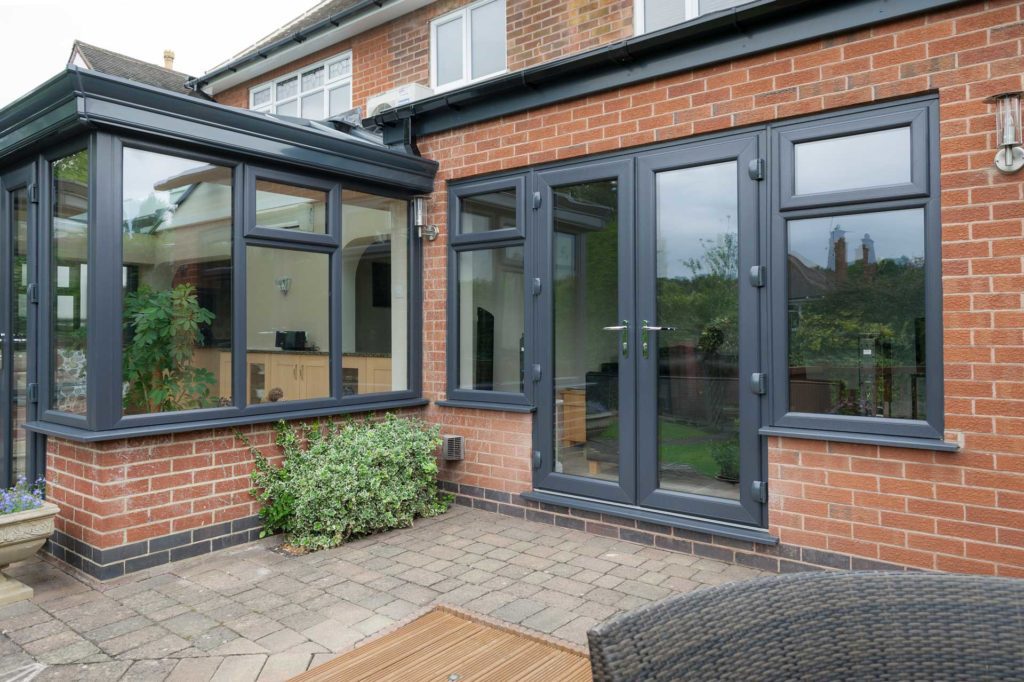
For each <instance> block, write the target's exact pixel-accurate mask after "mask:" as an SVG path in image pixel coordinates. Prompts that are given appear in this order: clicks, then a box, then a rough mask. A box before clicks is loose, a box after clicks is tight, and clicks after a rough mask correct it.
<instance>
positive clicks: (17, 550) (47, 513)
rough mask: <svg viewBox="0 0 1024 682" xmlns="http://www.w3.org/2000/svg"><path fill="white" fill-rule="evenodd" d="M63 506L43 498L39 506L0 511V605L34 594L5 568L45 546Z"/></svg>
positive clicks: (27, 597)
mask: <svg viewBox="0 0 1024 682" xmlns="http://www.w3.org/2000/svg"><path fill="white" fill-rule="evenodd" d="M59 511H60V507H58V506H57V505H55V504H53V503H52V502H43V506H42V507H39V508H38V509H29V510H28V511H23V512H16V513H14V514H0V606H2V605H4V604H10V603H11V602H16V601H21V600H22V599H31V598H32V588H31V587H29V586H28V585H25V584H23V583H20V582H18V581H17V580H14V579H12V578H8V577H7V576H5V575H4V574H3V572H2V571H3V569H5V568H7V567H8V566H9V565H11V564H13V563H14V562H15V561H23V560H25V559H28V558H29V557H30V556H32V555H33V554H35V553H36V551H37V550H38V549H39V548H40V547H42V546H43V543H44V542H46V538H48V537H50V534H51V533H52V532H53V517H55V516H56V515H57V512H59Z"/></svg>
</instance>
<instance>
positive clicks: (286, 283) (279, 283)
mask: <svg viewBox="0 0 1024 682" xmlns="http://www.w3.org/2000/svg"><path fill="white" fill-rule="evenodd" d="M274 286H276V287H277V290H278V291H280V292H281V294H282V295H283V296H287V295H288V291H289V290H290V289H291V288H292V278H291V277H278V278H277V279H275V280H274Z"/></svg>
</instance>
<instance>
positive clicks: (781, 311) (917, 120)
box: [762, 96, 944, 446]
mask: <svg viewBox="0 0 1024 682" xmlns="http://www.w3.org/2000/svg"><path fill="white" fill-rule="evenodd" d="M938 123H939V118H938V101H937V99H936V98H935V97H934V96H928V97H924V98H916V99H915V100H911V101H904V102H900V103H896V104H882V105H871V106H868V107H865V108H861V109H858V110H856V111H853V112H831V113H828V114H823V115H820V116H816V117H813V118H811V119H801V120H799V121H796V122H793V123H789V124H778V125H773V126H770V131H771V140H772V142H771V144H772V151H773V156H774V159H775V163H774V168H773V173H772V175H774V176H775V177H777V178H778V182H777V183H776V188H777V192H778V194H777V196H776V201H777V204H776V210H773V211H772V212H771V216H770V220H771V223H770V230H771V233H770V236H769V240H770V243H771V246H770V249H769V253H770V266H769V279H770V282H769V286H768V288H769V298H770V310H772V311H773V312H774V315H773V316H772V317H773V318H774V319H772V320H771V332H770V337H769V344H770V351H769V358H770V360H769V361H770V371H769V394H770V402H771V409H770V414H771V421H770V424H769V427H768V428H765V429H762V432H763V433H765V434H768V435H771V434H773V433H779V434H786V432H787V431H791V432H790V433H789V434H788V435H796V436H800V435H803V436H804V437H808V438H811V437H817V438H820V439H824V440H827V439H828V436H829V432H834V433H837V434H857V435H858V436H860V437H861V438H862V440H863V442H882V441H883V440H885V439H920V440H925V441H933V442H937V443H939V442H941V440H942V438H943V424H944V406H943V376H942V369H943V365H942V233H941V220H940V214H939V203H940V189H939V129H938ZM901 125H910V126H911V164H912V166H911V168H912V175H911V177H912V182H911V183H909V184H904V185H891V186H888V187H874V188H865V189H863V190H858V191H843V192H832V193H822V194H818V195H807V196H805V197H794V196H793V194H792V190H793V181H794V165H793V145H794V144H795V143H797V142H801V141H807V140H819V139H828V138H831V137H842V136H845V135H853V134H858V133H862V132H873V131H875V130H880V129H885V128H892V127H899V126H901ZM880 126H883V127H880ZM908 208H920V209H922V210H923V211H924V235H923V236H924V247H925V268H924V270H925V272H924V276H925V372H926V377H927V384H926V388H925V395H926V401H927V403H926V404H927V405H928V414H927V417H926V419H924V420H910V419H895V418H888V417H858V416H846V415H828V414H814V413H805V412H791V411H790V410H789V407H788V406H789V381H788V376H789V329H788V316H787V315H786V311H787V310H788V305H787V296H788V292H787V239H786V230H787V224H788V221H790V220H797V219H803V218H816V217H823V216H834V215H844V214H845V215H849V214H852V213H869V212H875V211H885V210H899V209H908ZM772 273H774V276H771V275H772ZM772 377H775V378H776V379H775V380H774V381H772V380H771V379H772ZM909 442H910V441H909V440H907V442H905V443H899V442H894V443H893V444H897V445H898V444H909ZM919 446H920V445H919Z"/></svg>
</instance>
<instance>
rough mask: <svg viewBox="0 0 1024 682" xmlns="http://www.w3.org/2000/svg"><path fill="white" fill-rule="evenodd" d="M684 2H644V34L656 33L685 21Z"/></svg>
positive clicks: (667, 0) (648, 0)
mask: <svg viewBox="0 0 1024 682" xmlns="http://www.w3.org/2000/svg"><path fill="white" fill-rule="evenodd" d="M686 19H687V16H686V2H684V0H644V32H645V33H650V32H651V31H658V30H660V29H663V28H666V27H668V26H674V25H675V24H681V23H683V22H684V21H686Z"/></svg>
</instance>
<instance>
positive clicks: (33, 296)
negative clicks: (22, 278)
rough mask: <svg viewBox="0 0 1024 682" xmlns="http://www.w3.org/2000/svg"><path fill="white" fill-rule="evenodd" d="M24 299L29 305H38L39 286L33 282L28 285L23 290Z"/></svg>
mask: <svg viewBox="0 0 1024 682" xmlns="http://www.w3.org/2000/svg"><path fill="white" fill-rule="evenodd" d="M25 298H27V299H28V302H29V303H39V285H38V284H36V283H35V282H31V283H29V285H28V286H27V287H26V288H25Z"/></svg>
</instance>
